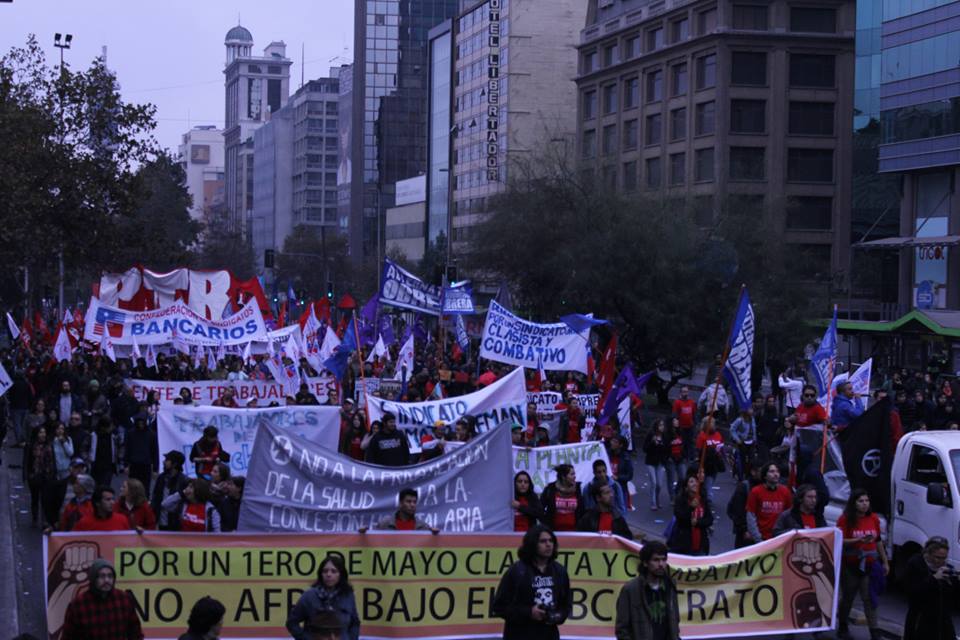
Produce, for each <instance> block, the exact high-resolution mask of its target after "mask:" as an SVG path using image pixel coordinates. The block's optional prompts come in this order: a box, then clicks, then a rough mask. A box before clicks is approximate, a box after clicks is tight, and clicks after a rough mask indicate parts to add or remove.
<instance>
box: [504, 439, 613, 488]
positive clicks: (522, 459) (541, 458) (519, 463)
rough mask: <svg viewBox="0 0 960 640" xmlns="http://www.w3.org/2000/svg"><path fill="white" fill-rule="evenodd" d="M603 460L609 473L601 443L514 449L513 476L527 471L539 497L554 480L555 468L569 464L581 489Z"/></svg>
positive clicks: (608, 462)
mask: <svg viewBox="0 0 960 640" xmlns="http://www.w3.org/2000/svg"><path fill="white" fill-rule="evenodd" d="M595 460H603V461H604V462H605V463H606V464H607V469H608V470H609V469H610V456H608V455H607V448H606V447H604V446H603V443H602V442H598V441H594V442H580V443H577V444H558V445H554V446H552V447H536V448H529V447H514V448H513V473H514V475H516V474H517V473H519V472H520V471H526V472H527V473H529V474H530V478H531V479H532V480H533V488H534V490H535V491H536V492H537V494H539V493H540V492H542V491H543V489H544V488H545V487H546V486H547V485H548V484H550V483H551V482H553V481H554V480H556V479H557V477H556V473H555V472H554V470H553V468H554V467H556V466H557V465H558V464H569V465H572V466H573V468H574V469H575V470H576V472H577V479H578V480H579V481H580V482H582V483H583V484H584V485H586V483H587V482H588V481H589V480H590V478H592V477H593V463H594V461H595Z"/></svg>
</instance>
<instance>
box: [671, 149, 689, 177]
mask: <svg viewBox="0 0 960 640" xmlns="http://www.w3.org/2000/svg"><path fill="white" fill-rule="evenodd" d="M686 181H687V154H685V153H674V154H672V155H671V156H670V184H673V185H676V184H683V183H684V182H686Z"/></svg>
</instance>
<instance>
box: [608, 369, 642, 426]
mask: <svg viewBox="0 0 960 640" xmlns="http://www.w3.org/2000/svg"><path fill="white" fill-rule="evenodd" d="M653 374H654V372H653V371H649V372H647V373H645V374H643V375H642V376H640V378H637V377H636V376H634V375H633V368H632V367H631V366H630V365H627V366H625V367H624V368H623V371H621V372H620V375H618V376H617V379H616V380H615V381H614V383H613V388H611V389H610V393H609V394H607V399H606V400H605V401H604V402H603V407H602V409H601V411H600V417H599V418H597V424H598V425H600V426H603V425H605V424H607V423H608V422H610V418H612V417H613V416H615V415H617V408H618V407H619V406H620V403H621V402H623V399H624V398H627V397H629V396H630V394H635V395H638V396H639V395H641V394H642V393H643V388H644V387H645V386H647V382H648V381H649V380H650V378H652V377H653Z"/></svg>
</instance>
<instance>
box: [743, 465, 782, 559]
mask: <svg viewBox="0 0 960 640" xmlns="http://www.w3.org/2000/svg"><path fill="white" fill-rule="evenodd" d="M792 506H793V496H792V495H791V494H790V489H788V488H787V487H785V486H784V485H782V484H780V468H779V467H777V465H776V463H775V462H768V463H767V464H766V465H764V467H763V484H758V485H757V486H755V487H754V488H753V489H751V490H750V495H749V496H748V497H747V531H748V532H749V533H750V535H751V537H753V539H754V541H756V542H759V541H760V540H769V539H770V538H772V537H773V528H774V526H775V525H776V524H777V518H779V517H780V514H781V513H783V512H784V511H786V510H788V509H790V508H791V507H792Z"/></svg>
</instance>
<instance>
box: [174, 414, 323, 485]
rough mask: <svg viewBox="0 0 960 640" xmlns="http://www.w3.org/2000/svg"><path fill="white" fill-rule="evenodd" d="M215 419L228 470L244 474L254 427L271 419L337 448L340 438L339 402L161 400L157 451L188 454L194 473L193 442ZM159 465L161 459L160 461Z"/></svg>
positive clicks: (284, 428)
mask: <svg viewBox="0 0 960 640" xmlns="http://www.w3.org/2000/svg"><path fill="white" fill-rule="evenodd" d="M210 425H213V426H215V427H216V428H217V429H219V430H220V444H221V446H222V447H223V449H224V451H226V452H227V453H229V454H230V470H231V471H232V472H233V474H234V475H246V474H247V467H248V465H249V464H250V458H251V456H252V455H253V446H254V439H255V438H256V436H257V427H258V426H260V425H269V426H271V427H273V428H275V429H279V430H282V431H284V432H286V433H289V434H291V435H295V436H299V437H302V438H304V439H305V440H306V441H309V442H312V443H313V444H314V445H315V446H317V445H319V446H323V447H326V448H327V449H330V450H331V451H336V450H337V448H338V446H339V444H340V407H322V406H321V407H318V406H314V405H296V406H289V407H273V408H263V409H226V408H224V407H213V406H210V407H188V406H181V405H175V404H170V405H161V406H160V411H159V412H157V440H158V444H159V446H160V455H163V454H165V453H167V452H168V451H170V450H172V449H176V450H177V451H182V452H183V455H184V457H186V459H187V460H188V463H187V464H186V465H185V468H184V472H186V473H187V475H191V476H192V475H194V468H193V465H192V464H190V463H189V460H190V449H192V448H193V443H194V442H196V441H197V440H199V439H200V437H201V436H202V435H203V429H204V428H205V427H207V426H210ZM160 468H161V469H162V468H163V461H162V460H161V461H160Z"/></svg>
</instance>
